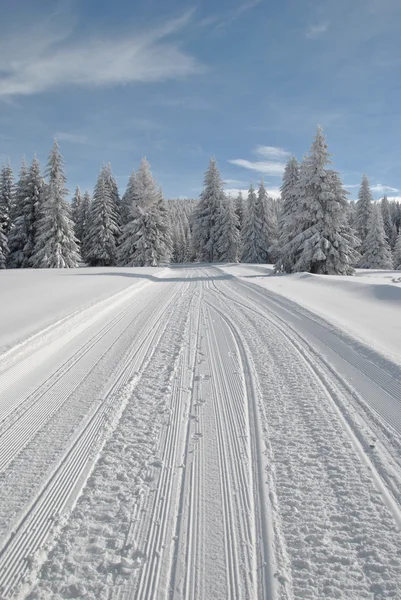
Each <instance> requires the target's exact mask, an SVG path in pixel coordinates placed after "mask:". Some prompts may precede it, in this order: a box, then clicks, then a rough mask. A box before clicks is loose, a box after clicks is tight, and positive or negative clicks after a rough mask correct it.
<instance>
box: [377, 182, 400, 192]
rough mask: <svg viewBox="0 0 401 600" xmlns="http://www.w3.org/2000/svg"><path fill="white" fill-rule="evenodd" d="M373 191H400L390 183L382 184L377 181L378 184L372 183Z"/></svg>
mask: <svg viewBox="0 0 401 600" xmlns="http://www.w3.org/2000/svg"><path fill="white" fill-rule="evenodd" d="M370 189H371V190H372V192H377V193H378V194H387V192H398V191H399V190H398V189H397V188H393V187H390V186H389V185H382V184H381V183H377V184H376V185H372V186H371V187H370Z"/></svg>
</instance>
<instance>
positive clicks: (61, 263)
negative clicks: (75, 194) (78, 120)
mask: <svg viewBox="0 0 401 600" xmlns="http://www.w3.org/2000/svg"><path fill="white" fill-rule="evenodd" d="M63 167H64V163H63V158H62V156H61V154H60V150H59V147H58V144H57V141H56V140H55V141H54V145H53V148H52V150H51V152H50V155H49V161H48V164H47V169H46V175H47V177H48V188H47V190H46V195H45V199H44V203H43V211H42V216H41V218H40V221H39V224H38V232H37V239H36V245H35V254H34V256H33V257H32V264H33V266H35V267H37V268H55V269H61V268H73V267H77V266H78V261H79V259H80V256H79V248H78V240H77V239H76V237H75V235H74V224H73V222H72V220H71V219H70V216H69V212H70V211H69V204H68V202H67V200H66V196H67V194H68V191H67V190H66V188H65V184H66V177H65V175H64V168H63Z"/></svg>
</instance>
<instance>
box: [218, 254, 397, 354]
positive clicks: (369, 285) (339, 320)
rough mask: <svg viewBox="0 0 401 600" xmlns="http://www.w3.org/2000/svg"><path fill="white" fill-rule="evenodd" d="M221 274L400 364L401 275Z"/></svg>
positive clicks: (247, 269) (233, 270) (255, 270)
mask: <svg viewBox="0 0 401 600" xmlns="http://www.w3.org/2000/svg"><path fill="white" fill-rule="evenodd" d="M223 269H224V271H225V272H226V273H229V274H231V275H234V276H236V277H240V278H244V279H245V280H246V281H249V282H251V283H254V284H257V285H259V286H261V287H264V288H266V289H268V290H271V291H272V292H275V293H277V294H281V295H283V296H285V297H287V298H289V299H290V300H293V301H295V302H297V303H298V304H301V305H302V306H304V307H305V308H307V309H309V310H310V311H312V312H314V313H315V314H317V315H319V316H321V317H323V318H325V319H326V320H327V321H329V322H330V323H331V324H333V325H334V326H336V327H339V328H340V329H342V330H343V331H346V332H347V333H348V334H349V335H351V336H353V337H354V338H356V339H358V340H359V341H360V342H362V343H364V344H368V345H369V346H372V347H373V348H374V349H375V350H377V351H378V352H381V353H382V354H385V355H386V356H387V357H388V358H391V359H392V360H395V361H396V362H397V363H399V364H401V272H400V271H374V270H368V269H357V271H356V274H355V276H354V277H341V276H335V275H312V274H310V273H295V274H294V275H274V274H273V267H272V266H271V265H244V264H240V265H228V266H225V267H223ZM263 271H264V272H263Z"/></svg>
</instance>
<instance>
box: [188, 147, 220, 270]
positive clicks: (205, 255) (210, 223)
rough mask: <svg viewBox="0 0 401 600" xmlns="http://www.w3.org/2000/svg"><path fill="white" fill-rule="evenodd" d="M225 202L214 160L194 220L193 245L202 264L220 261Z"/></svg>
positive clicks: (207, 172) (210, 163)
mask: <svg viewBox="0 0 401 600" xmlns="http://www.w3.org/2000/svg"><path fill="white" fill-rule="evenodd" d="M223 200H224V192H223V182H222V180H221V177H220V173H219V169H218V167H217V163H216V161H215V159H214V158H211V159H210V162H209V167H208V169H207V171H206V173H205V177H204V186H203V191H202V193H201V195H200V199H199V202H198V204H197V206H196V208H195V210H194V214H193V219H192V243H193V247H194V250H195V253H196V256H197V259H198V260H199V261H201V262H215V261H218V260H219V250H218V244H219V236H220V235H221V225H222V223H221V214H222V204H223Z"/></svg>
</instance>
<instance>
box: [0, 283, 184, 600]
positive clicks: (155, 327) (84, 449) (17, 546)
mask: <svg viewBox="0 0 401 600" xmlns="http://www.w3.org/2000/svg"><path fill="white" fill-rule="evenodd" d="M179 292H180V287H178V289H176V290H172V292H171V294H172V298H171V300H170V301H169V302H168V304H167V305H163V306H162V308H161V309H160V308H159V310H156V311H155V313H154V314H153V315H152V317H151V321H153V323H152V325H151V326H150V327H149V324H148V328H146V329H145V330H143V332H142V339H140V340H137V343H136V345H135V347H134V348H132V350H131V352H129V353H128V355H127V356H126V358H125V360H124V364H123V365H122V366H121V368H120V370H119V373H118V375H117V378H116V379H114V380H113V384H112V385H111V387H110V388H109V390H108V392H107V393H106V394H105V397H104V399H103V401H102V402H101V403H100V404H99V405H98V407H97V409H96V411H95V412H94V414H92V415H91V417H90V420H89V422H88V423H86V425H85V427H84V429H83V430H80V432H79V434H78V436H77V438H76V439H75V441H74V442H73V444H72V446H71V447H70V448H69V449H68V451H67V453H66V454H65V455H64V457H63V458H62V460H61V461H60V463H59V465H58V467H57V468H56V470H55V472H54V473H53V474H52V475H51V477H50V479H49V480H48V482H47V484H45V486H44V487H43V488H42V491H41V492H40V493H39V494H38V496H37V498H36V499H35V500H34V503H33V504H32V506H31V508H30V509H29V510H28V512H27V513H26V514H25V515H24V516H23V518H22V520H21V522H20V523H19V525H18V527H17V529H16V531H15V532H14V534H13V535H12V536H11V537H10V538H9V539H8V542H7V543H6V544H5V546H4V547H3V549H2V551H1V553H0V593H2V594H3V596H4V597H11V596H12V594H13V590H14V589H15V588H16V586H17V585H18V584H19V583H20V581H21V580H22V578H23V576H24V574H25V573H26V572H27V571H29V568H30V564H29V560H27V559H28V557H29V556H32V555H33V554H34V553H35V552H36V551H37V550H38V549H39V548H41V547H42V546H43V544H44V543H45V540H46V538H47V536H48V534H49V533H50V530H51V528H52V523H53V520H54V519H55V518H56V517H57V516H58V515H59V514H60V513H61V512H62V510H63V507H64V506H65V505H66V503H67V501H68V500H70V495H71V494H72V493H74V494H77V493H78V492H79V490H74V487H75V484H76V483H77V481H78V480H79V479H80V477H81V475H82V473H83V471H84V470H85V469H87V468H88V463H89V462H90V458H91V455H92V453H93V446H94V444H96V442H97V441H98V438H99V436H101V434H102V430H103V429H104V424H105V421H106V423H107V421H108V415H109V414H111V413H112V409H113V402H112V400H113V396H114V394H115V393H116V392H118V391H119V390H120V389H121V388H122V387H123V386H124V385H125V384H126V383H127V381H128V380H129V379H130V378H131V377H132V375H133V373H135V372H136V371H140V370H142V369H143V368H144V366H145V364H146V362H147V358H148V353H149V350H151V349H152V348H154V347H155V344H156V340H157V339H160V337H161V336H162V334H163V331H164V329H165V327H166V325H167V321H166V322H163V320H162V317H163V314H164V313H165V312H166V311H167V310H168V308H169V307H170V306H172V305H173V303H174V300H175V297H176V296H177V295H178V293H179ZM102 441H104V440H102ZM82 484H83V482H82Z"/></svg>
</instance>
